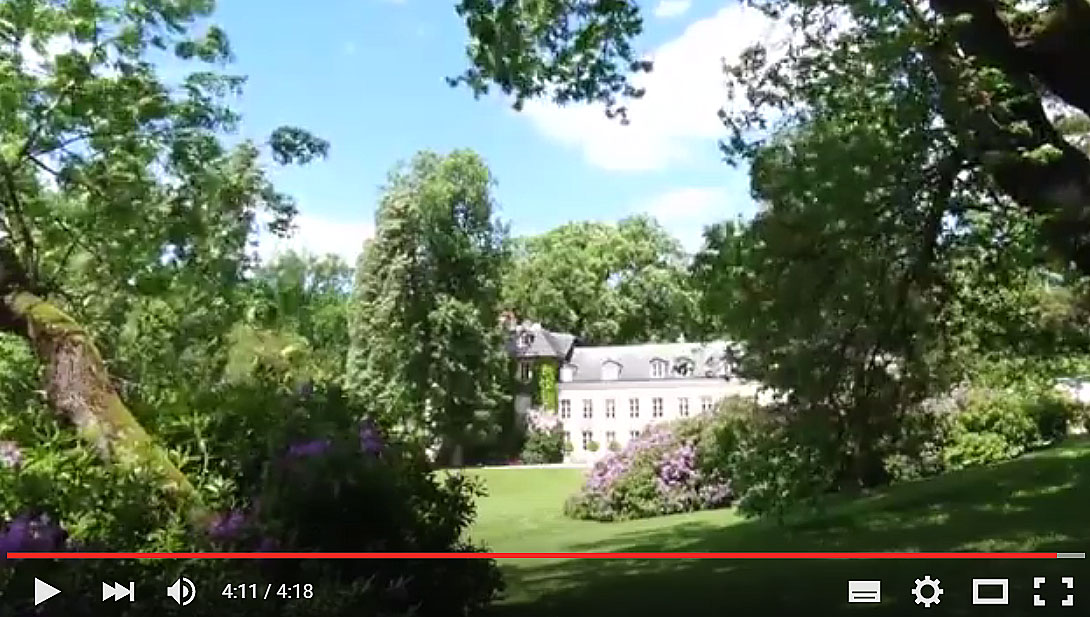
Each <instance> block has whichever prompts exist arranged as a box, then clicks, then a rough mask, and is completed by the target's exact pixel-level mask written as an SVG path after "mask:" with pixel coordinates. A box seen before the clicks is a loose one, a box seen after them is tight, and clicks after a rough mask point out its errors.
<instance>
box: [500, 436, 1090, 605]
mask: <svg viewBox="0 0 1090 617" xmlns="http://www.w3.org/2000/svg"><path fill="white" fill-rule="evenodd" d="M1088 512H1090V441H1079V442H1072V443H1069V444H1065V445H1064V446H1062V447H1059V448H1055V449H1052V450H1047V451H1043V452H1039V453H1036V454H1034V455H1032V456H1028V457H1025V458H1022V459H1019V460H1015V461H1011V462H1008V463H1004V464H1001V465H996V466H993V467H987V468H978V469H972V470H966V471H963V472H957V473H951V474H947V475H945V476H942V477H938V478H933V479H928V480H923V481H919V482H915V483H909V484H902V485H899V486H896V487H893V488H891V489H889V490H887V491H884V492H882V493H880V494H876V495H872V496H866V497H861V498H857V499H853V500H847V499H836V500H834V503H831V504H830V505H829V507H828V509H827V510H826V512H825V513H824V514H822V515H815V516H813V517H810V518H808V519H805V520H804V521H803V522H800V523H796V524H792V525H788V526H783V527H781V526H778V525H776V524H775V523H772V522H769V521H764V520H753V521H747V522H743V523H740V524H737V525H731V526H728V527H716V526H714V525H711V524H707V523H684V524H678V525H676V526H671V527H668V528H665V529H657V530H654V531H648V532H642V533H631V534H627V535H621V536H615V537H613V538H611V539H610V540H609V541H608V542H596V543H588V544H584V545H578V546H576V547H575V550H578V551H586V552H594V551H613V552H657V551H665V552H792V551H800V552H808V551H831V552H841V551H843V552H855V551H865V552H902V551H904V552H909V551H922V552H1010V551H1014V552H1061V551H1085V550H1087V548H1088V547H1090V521H1088V516H1087V513H1088ZM603 524H607V525H608V524H609V523H603ZM1076 567H1077V568H1080V569H1081V570H1082V571H1083V572H1084V573H1086V574H1090V567H1087V564H1086V562H1084V561H1083V562H1077V561H1067V560H1052V561H1048V562H1045V561H1039V560H1032V561H1000V560H971V561H966V560H927V561H922V562H921V561H892V560H837V561H814V560H797V561H771V560H768V561H765V560H755V561H748V560H746V561H740V560H680V561H679V560H567V561H556V562H532V561H520V562H511V563H509V564H507V567H505V573H506V575H507V579H508V588H509V599H508V601H507V602H505V603H504V604H503V605H501V606H500V607H499V611H498V612H499V613H500V614H503V615H526V616H529V615H573V616H574V615H599V616H600V615H614V614H616V615H628V616H633V615H728V614H729V615H744V614H765V615H768V614H775V615H796V614H797V615H819V614H828V613H830V612H848V613H849V614H860V615H862V614H867V615H878V614H887V613H888V612H889V611H893V612H895V613H896V614H903V613H904V612H906V611H909V610H912V611H915V610H917V609H922V607H917V606H915V605H914V603H913V596H912V595H911V594H910V593H909V592H910V590H911V588H912V587H913V584H914V580H915V579H917V578H922V577H923V576H924V575H925V574H928V575H930V576H932V577H933V578H940V579H942V580H943V581H944V588H945V593H944V595H943V598H942V599H943V603H942V604H940V605H937V606H934V607H932V608H931V610H929V611H928V613H927V614H928V615H935V614H948V615H960V614H970V613H973V614H980V607H974V606H973V605H972V601H971V579H972V578H986V577H990V578H1010V579H1011V590H1010V595H1011V605H1010V606H1009V607H987V609H986V610H988V614H989V615H994V614H1024V613H1026V612H1030V611H1034V609H1032V608H1031V606H1032V600H1031V598H1030V596H1031V595H1032V594H1033V593H1034V592H1033V591H1031V587H1032V577H1034V576H1046V577H1050V578H1055V579H1056V580H1057V581H1058V580H1059V579H1058V577H1059V576H1060V575H1061V574H1062V575H1067V576H1070V575H1072V574H1073V570H1074V568H1076ZM1053 574H1054V575H1055V576H1052V575H1053ZM851 578H880V579H882V580H883V585H884V590H885V591H884V594H883V595H884V596H885V597H884V598H883V602H882V604H881V605H879V606H875V605H851V606H849V605H848V604H847V602H846V591H845V590H846V580H848V579H851ZM1083 578H1086V577H1085V576H1084V577H1083ZM1087 582H1090V581H1087ZM1057 593H1059V592H1058V591H1057ZM1083 595H1084V596H1085V595H1086V593H1085V592H1084V593H1083ZM1053 604H1058V600H1056V601H1054V602H1053ZM1004 610H1007V611H1008V612H1006V613H1004V612H1003V611H1004ZM1037 610H1040V609H1037ZM1033 614H1048V613H1038V612H1036V611H1034V612H1033Z"/></svg>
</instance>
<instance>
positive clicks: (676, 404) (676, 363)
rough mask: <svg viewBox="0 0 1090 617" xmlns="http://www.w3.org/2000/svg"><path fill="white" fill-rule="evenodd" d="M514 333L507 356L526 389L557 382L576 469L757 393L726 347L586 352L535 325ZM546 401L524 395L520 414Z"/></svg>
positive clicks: (646, 347)
mask: <svg viewBox="0 0 1090 617" xmlns="http://www.w3.org/2000/svg"><path fill="white" fill-rule="evenodd" d="M512 333H513V336H512V337H511V343H510V345H509V351H510V352H511V353H512V355H513V356H514V357H515V359H516V361H517V363H518V369H517V370H518V377H519V380H520V381H521V382H522V383H523V384H526V385H527V386H530V384H536V383H541V380H542V375H543V374H545V373H546V372H548V373H552V374H553V375H555V376H556V377H557V380H556V382H558V383H556V400H555V404H556V407H557V409H556V413H558V414H559V417H560V422H561V423H562V425H563V427H564V432H565V436H566V437H567V440H568V442H569V443H571V445H572V452H571V454H570V456H569V457H568V459H569V460H570V461H572V462H587V461H591V460H594V459H597V458H600V457H602V456H604V455H606V454H608V453H609V450H610V444H616V446H614V447H618V446H619V447H623V446H624V445H625V444H627V443H628V441H629V440H631V439H632V438H633V437H636V436H637V435H639V434H640V432H642V431H643V430H644V429H645V428H647V426H648V425H651V424H654V423H657V422H666V421H669V420H675V419H678V418H687V417H689V416H691V415H694V414H699V413H703V412H706V411H709V410H711V409H713V407H714V406H715V405H716V404H717V403H718V402H719V401H720V400H721V399H723V398H725V397H728V396H746V397H757V396H758V394H759V387H758V385H757V384H755V383H753V382H747V381H742V380H740V379H738V378H736V377H735V376H734V375H733V370H732V369H733V366H732V364H731V362H730V361H729V358H730V354H729V353H728V352H729V348H728V344H727V343H725V342H711V343H665V344H645V345H619V346H608V347H581V346H579V345H578V344H577V342H576V340H575V337H573V336H571V335H567V334H557V333H554V332H549V331H548V330H546V329H544V328H541V327H540V326H538V325H536V324H530V325H523V326H518V327H515V328H512ZM550 381H551V380H549V379H547V382H550ZM535 395H537V396H535ZM548 398H551V397H550V396H549V395H548V394H538V393H537V391H536V390H535V389H534V387H532V386H530V387H526V388H523V390H522V391H521V392H520V393H519V394H517V395H516V398H515V406H516V411H518V412H519V413H521V414H525V413H526V412H527V411H528V410H529V409H531V408H533V407H543V408H546V409H548V408H550V407H552V401H549V400H547V399H548Z"/></svg>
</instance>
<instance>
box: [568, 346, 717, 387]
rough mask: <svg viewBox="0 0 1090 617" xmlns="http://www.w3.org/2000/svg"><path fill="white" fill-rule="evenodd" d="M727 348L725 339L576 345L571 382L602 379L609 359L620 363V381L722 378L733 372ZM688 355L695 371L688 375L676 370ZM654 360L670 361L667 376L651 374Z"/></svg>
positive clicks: (572, 355) (572, 360)
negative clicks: (639, 343) (643, 343)
mask: <svg viewBox="0 0 1090 617" xmlns="http://www.w3.org/2000/svg"><path fill="white" fill-rule="evenodd" d="M727 349H728V344H727V343H726V342H724V341H714V342H710V343H652V344H646V345H617V346H609V347H576V348H575V349H574V350H572V354H571V359H570V360H569V361H568V363H567V365H566V366H571V367H572V368H574V369H575V374H574V375H573V376H572V379H571V383H585V382H594V381H602V370H603V366H604V365H605V364H606V363H609V362H614V363H616V364H618V365H620V369H621V370H620V375H619V377H618V380H619V381H639V380H650V379H656V380H658V379H662V380H670V379H694V378H701V379H709V378H713V379H714V378H719V379H722V378H723V377H725V376H727V375H729V374H730V366H729V364H728V363H727V362H725V358H726V352H727ZM686 359H687V360H690V361H691V362H692V364H691V366H692V371H691V373H690V374H688V375H685V374H683V373H680V372H678V371H676V370H675V369H676V367H677V366H678V365H679V364H681V363H684V360H686ZM653 360H664V361H666V362H667V372H666V376H665V377H652V376H651V362H652V361H653ZM709 372H710V374H709Z"/></svg>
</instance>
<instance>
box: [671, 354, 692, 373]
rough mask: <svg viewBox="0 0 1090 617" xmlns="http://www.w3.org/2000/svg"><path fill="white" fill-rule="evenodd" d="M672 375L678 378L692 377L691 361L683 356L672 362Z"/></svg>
mask: <svg viewBox="0 0 1090 617" xmlns="http://www.w3.org/2000/svg"><path fill="white" fill-rule="evenodd" d="M674 374H675V375H677V376H678V377H692V376H693V361H692V360H691V359H689V358H686V357H684V356H682V357H680V358H677V359H676V360H674Z"/></svg>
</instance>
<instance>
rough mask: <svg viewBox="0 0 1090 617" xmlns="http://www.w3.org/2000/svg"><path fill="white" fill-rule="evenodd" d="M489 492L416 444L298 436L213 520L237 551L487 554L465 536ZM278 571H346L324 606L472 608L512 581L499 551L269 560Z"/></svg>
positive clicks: (373, 437)
mask: <svg viewBox="0 0 1090 617" xmlns="http://www.w3.org/2000/svg"><path fill="white" fill-rule="evenodd" d="M480 494H481V491H480V489H479V487H478V485H477V484H476V483H474V482H473V481H472V480H471V479H470V478H468V477H466V476H462V475H447V474H436V473H434V471H433V469H432V467H431V465H430V464H429V463H428V461H427V460H426V459H425V457H424V456H423V455H422V452H420V451H419V450H418V449H417V448H415V447H409V446H404V445H401V444H397V443H390V442H388V441H387V440H386V439H385V437H384V435H383V431H382V430H381V428H380V427H378V426H377V425H376V424H374V423H373V422H370V421H367V420H365V421H363V422H361V423H360V424H359V426H358V427H357V429H356V430H355V431H351V432H349V431H346V432H345V433H342V434H340V435H332V436H328V437H321V438H310V439H304V440H300V441H297V442H295V443H291V444H289V445H288V446H287V448H286V449H285V450H284V453H283V456H281V457H278V458H276V459H274V460H271V461H269V463H268V464H267V465H266V467H265V474H264V478H263V480H262V482H261V484H260V490H259V491H257V492H256V493H255V495H254V497H253V499H252V500H250V502H249V504H248V505H246V506H245V507H242V508H236V509H233V510H229V511H225V512H223V513H222V514H221V515H220V516H218V517H217V518H216V519H215V520H214V521H213V522H212V524H211V525H210V528H209V533H210V535H211V537H212V538H213V540H214V542H215V543H216V544H217V546H219V547H220V548H222V549H223V550H229V551H261V552H267V551H291V552H444V553H446V552H479V551H481V550H483V549H481V548H479V547H475V546H472V545H469V544H467V543H466V542H465V541H464V540H463V535H464V531H465V529H466V527H467V526H468V525H469V523H470V522H471V521H472V519H473V516H474V514H475V506H474V500H475V498H476V497H478V496H479V495H480ZM262 568H263V570H264V576H265V577H266V578H269V580H315V581H341V582H352V581H355V582H356V583H360V584H364V588H362V589H361V588H360V587H358V586H356V585H354V584H348V585H342V586H339V587H334V588H332V589H331V590H330V591H328V592H326V593H324V594H323V602H324V603H325V604H324V607H323V609H322V613H323V614H331V615H332V614H337V615H340V614H381V615H386V614H389V615H403V614H414V615H436V616H439V615H464V614H469V613H474V612H477V611H479V610H481V609H483V608H484V607H485V606H487V605H488V604H489V603H491V601H492V600H493V599H494V598H495V595H496V594H497V593H498V591H499V590H500V588H501V586H502V585H501V580H500V577H499V572H498V569H497V568H496V565H495V563H494V562H493V561H492V560H487V559H481V560H477V559H473V560H396V559H395V560H332V561H316V560H301V561H295V560H269V561H268V562H266V563H264V564H263V565H262Z"/></svg>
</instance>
